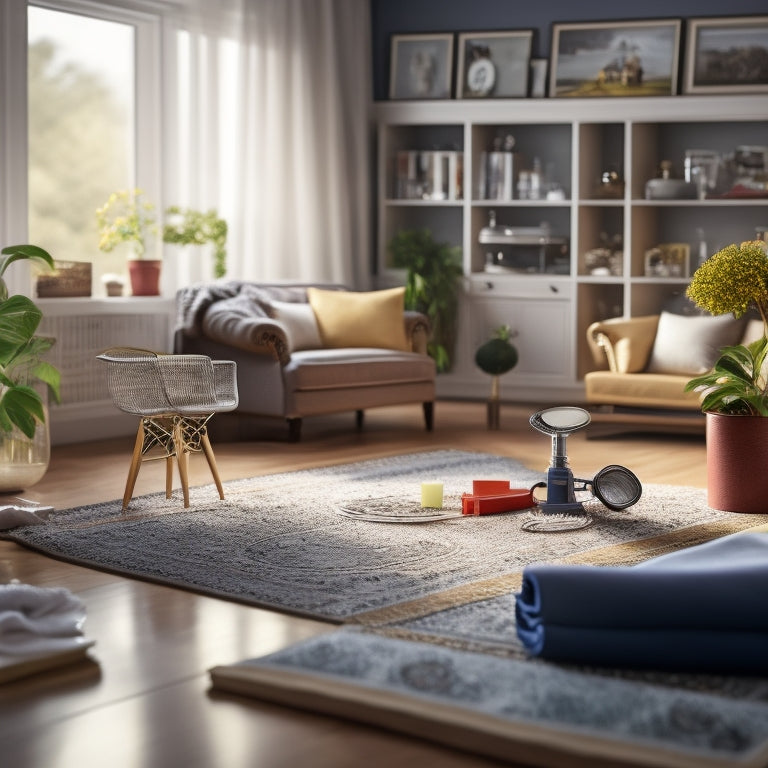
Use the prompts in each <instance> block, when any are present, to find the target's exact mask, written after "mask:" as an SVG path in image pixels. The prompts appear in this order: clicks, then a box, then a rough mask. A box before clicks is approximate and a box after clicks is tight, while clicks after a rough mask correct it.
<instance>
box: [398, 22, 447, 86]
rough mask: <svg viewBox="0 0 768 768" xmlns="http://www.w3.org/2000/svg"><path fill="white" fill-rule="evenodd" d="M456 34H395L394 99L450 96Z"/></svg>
mask: <svg viewBox="0 0 768 768" xmlns="http://www.w3.org/2000/svg"><path fill="white" fill-rule="evenodd" d="M452 83H453V33H452V32H451V33H449V34H427V35H410V34H409V35H392V50H391V66H390V76H389V98H390V99H450V98H451V85H452Z"/></svg>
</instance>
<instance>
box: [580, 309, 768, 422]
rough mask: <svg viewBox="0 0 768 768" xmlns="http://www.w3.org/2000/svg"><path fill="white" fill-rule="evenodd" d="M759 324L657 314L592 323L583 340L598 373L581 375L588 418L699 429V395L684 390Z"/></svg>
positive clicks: (729, 318)
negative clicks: (731, 345)
mask: <svg viewBox="0 0 768 768" xmlns="http://www.w3.org/2000/svg"><path fill="white" fill-rule="evenodd" d="M761 333H762V323H760V321H755V320H749V321H747V320H746V318H742V319H740V320H736V319H734V318H733V317H732V316H730V315H722V316H720V317H711V316H708V315H707V316H701V315H678V314H674V313H671V312H662V313H661V314H658V315H643V316H638V317H630V318H620V317H618V318H611V319H609V320H603V321H600V322H596V323H592V325H590V326H589V328H588V329H587V342H588V344H589V348H590V350H591V352H592V356H593V358H594V361H595V366H596V368H597V370H594V371H590V372H589V373H587V374H586V376H585V377H584V386H585V395H586V400H587V403H588V404H589V405H590V406H591V410H592V413H593V416H595V417H596V420H597V421H599V420H600V419H601V416H603V417H604V418H603V420H604V421H605V420H607V421H623V422H636V423H638V424H641V425H647V424H651V423H654V422H655V423H662V424H667V425H668V426H673V427H674V426H678V427H685V426H689V427H692V428H693V429H694V430H702V429H703V428H704V418H703V415H702V414H701V408H700V394H699V393H698V392H686V391H685V385H686V384H687V383H688V381H689V380H690V379H691V378H692V377H693V376H696V375H698V374H700V373H704V372H705V371H707V370H709V369H710V368H711V367H712V365H713V364H714V362H715V360H716V359H717V356H718V353H719V350H720V349H721V348H722V347H724V346H727V345H730V344H738V343H742V342H748V341H751V340H752V339H753V338H756V337H757V336H759V335H760V334H761Z"/></svg>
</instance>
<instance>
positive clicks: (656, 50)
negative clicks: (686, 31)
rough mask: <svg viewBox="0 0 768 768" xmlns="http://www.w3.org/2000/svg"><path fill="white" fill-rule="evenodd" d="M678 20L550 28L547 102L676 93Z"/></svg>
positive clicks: (678, 51) (679, 28) (679, 25)
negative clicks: (551, 99)
mask: <svg viewBox="0 0 768 768" xmlns="http://www.w3.org/2000/svg"><path fill="white" fill-rule="evenodd" d="M681 27H682V21H681V20H680V19H658V20H654V19H649V20H645V21H605V22H583V23H574V24H561V23H555V24H553V25H552V47H551V51H552V53H551V56H550V75H549V78H550V79H549V95H550V97H555V98H562V97H576V98H585V97H593V96H596V97H611V96H620V97H622V96H624V97H625V96H672V95H674V94H676V93H677V79H678V62H679V59H680V30H681Z"/></svg>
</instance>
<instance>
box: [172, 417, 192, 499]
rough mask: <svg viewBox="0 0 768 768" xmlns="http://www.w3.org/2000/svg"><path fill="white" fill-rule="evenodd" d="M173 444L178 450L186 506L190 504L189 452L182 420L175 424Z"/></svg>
mask: <svg viewBox="0 0 768 768" xmlns="http://www.w3.org/2000/svg"><path fill="white" fill-rule="evenodd" d="M173 445H174V448H175V450H176V462H177V463H178V465H179V476H180V477H181V490H182V491H183V493H184V507H185V508H186V507H188V506H189V461H188V459H189V454H188V453H187V450H186V444H185V442H184V430H183V429H182V423H181V420H179V421H177V422H176V424H174V426H173Z"/></svg>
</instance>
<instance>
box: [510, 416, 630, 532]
mask: <svg viewBox="0 0 768 768" xmlns="http://www.w3.org/2000/svg"><path fill="white" fill-rule="evenodd" d="M590 421H591V417H590V415H589V412H588V411H585V410H584V409H583V408H578V407H576V406H558V407H555V408H546V409H544V410H543V411H537V412H536V413H534V414H533V415H532V416H531V418H530V424H531V426H532V427H533V428H534V429H537V430H538V431H539V432H542V433H544V434H546V435H550V436H551V438H552V458H551V460H550V465H549V468H548V470H547V480H546V482H545V483H537V484H536V485H535V486H533V489H536V488H546V491H547V495H546V498H545V499H537V500H536V512H534V513H532V515H531V517H530V518H529V519H528V520H526V521H524V522H523V524H522V528H523V530H526V531H535V532H537V533H541V532H550V531H551V532H556V531H570V530H578V529H580V528H586V527H587V526H589V525H592V523H593V522H594V519H593V517H592V515H590V514H589V513H588V512H587V511H586V510H585V508H584V502H583V501H579V500H578V499H577V498H576V493H577V492H580V491H591V492H592V494H593V495H594V496H595V497H596V498H597V499H599V500H600V501H601V502H602V503H603V504H604V505H605V506H606V507H608V509H611V510H614V511H616V510H621V509H626V508H627V507H629V506H632V504H635V503H636V502H637V501H638V499H639V498H640V495H641V494H642V486H641V485H640V481H639V480H638V479H637V477H636V476H635V475H634V474H633V473H632V472H631V471H630V470H628V469H627V468H626V467H622V466H620V465H618V464H612V465H610V466H608V467H605V468H604V469H601V470H600V471H599V472H598V473H597V474H596V475H595V476H594V477H593V478H592V480H578V479H574V477H573V473H572V472H571V469H570V467H569V466H568V455H567V452H566V439H567V437H568V435H569V434H571V433H572V432H575V431H576V430H578V429H581V428H582V427H586V426H587V424H589V422H590ZM533 489H532V490H533Z"/></svg>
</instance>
